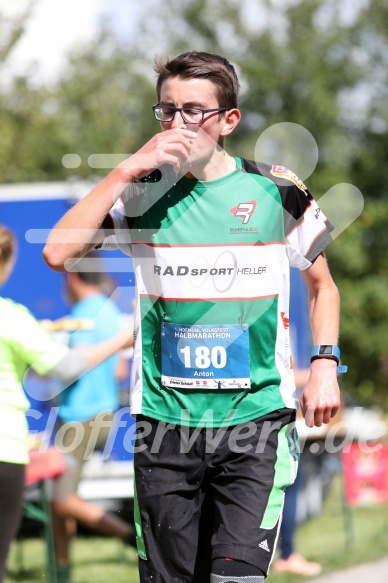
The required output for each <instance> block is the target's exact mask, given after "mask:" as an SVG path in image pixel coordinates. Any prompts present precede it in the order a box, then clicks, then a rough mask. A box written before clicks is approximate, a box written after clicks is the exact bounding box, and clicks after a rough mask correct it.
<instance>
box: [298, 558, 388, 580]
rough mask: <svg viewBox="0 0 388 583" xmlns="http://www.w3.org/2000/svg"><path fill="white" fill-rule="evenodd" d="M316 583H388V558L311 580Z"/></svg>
mask: <svg viewBox="0 0 388 583" xmlns="http://www.w3.org/2000/svg"><path fill="white" fill-rule="evenodd" d="M309 581H311V583H312V582H314V583H367V582H370V583H388V556H387V557H385V558H384V559H379V560H378V561H375V562H374V563H364V564H363V565H359V566H357V567H350V568H349V569H344V570H343V571H334V572H333V573H328V574H327V575H321V576H320V577H314V579H309Z"/></svg>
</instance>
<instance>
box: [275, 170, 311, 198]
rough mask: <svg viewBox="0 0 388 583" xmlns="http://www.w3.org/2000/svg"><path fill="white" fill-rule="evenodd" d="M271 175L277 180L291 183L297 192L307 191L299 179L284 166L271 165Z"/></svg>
mask: <svg viewBox="0 0 388 583" xmlns="http://www.w3.org/2000/svg"><path fill="white" fill-rule="evenodd" d="M271 174H272V176H277V177H278V178H284V179H285V180H289V181H290V182H293V183H294V184H295V186H297V187H298V188H299V190H303V192H304V191H305V190H307V186H306V185H305V184H303V182H302V181H301V179H300V178H298V176H297V175H296V174H294V173H293V172H291V170H289V169H288V168H286V167H285V166H276V165H273V166H272V168H271Z"/></svg>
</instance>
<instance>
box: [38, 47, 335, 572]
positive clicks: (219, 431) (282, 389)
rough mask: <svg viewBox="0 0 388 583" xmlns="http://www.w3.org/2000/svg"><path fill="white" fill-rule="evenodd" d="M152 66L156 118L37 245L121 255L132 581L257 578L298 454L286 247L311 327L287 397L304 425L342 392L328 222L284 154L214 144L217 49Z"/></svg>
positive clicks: (219, 110)
mask: <svg viewBox="0 0 388 583" xmlns="http://www.w3.org/2000/svg"><path fill="white" fill-rule="evenodd" d="M156 72H157V73H158V80H157V98H158V103H157V104H156V105H155V106H154V107H153V110H154V115H155V117H156V119H157V120H159V121H160V124H161V128H162V131H161V133H157V134H156V135H154V136H153V137H152V138H151V139H150V141H149V142H147V143H146V144H145V145H144V146H143V147H142V148H141V149H140V150H139V151H138V152H136V153H135V154H134V155H133V156H131V157H130V158H128V159H127V160H126V161H125V162H123V163H121V164H120V165H119V166H118V167H117V168H115V169H114V170H113V171H112V172H111V173H110V174H109V175H108V176H107V177H106V178H105V179H104V180H102V182H101V183H100V184H99V185H98V186H97V187H96V188H95V189H94V190H93V191H92V192H91V193H90V194H89V195H88V196H87V197H86V198H84V199H83V200H81V201H80V202H79V203H78V204H77V205H76V206H75V207H73V208H72V209H71V210H70V211H69V212H68V213H67V214H66V215H65V216H64V217H63V218H62V219H61V220H60V222H59V223H58V224H57V226H56V227H55V229H54V230H53V232H52V233H51V235H50V237H49V240H48V243H47V245H46V247H45V250H44V257H45V259H46V261H47V263H48V264H49V265H50V266H51V267H52V268H53V269H56V270H59V271H61V270H64V269H65V267H66V265H67V263H66V261H69V260H74V258H75V259H77V258H79V257H82V256H83V255H84V254H85V253H86V252H87V251H88V250H89V249H91V248H92V247H95V246H98V245H100V246H102V247H103V248H106V249H109V248H117V247H119V248H120V249H122V250H123V252H124V253H126V254H131V255H132V257H133V262H134V270H135V273H136V278H137V294H138V298H137V330H136V343H135V354H134V365H133V367H132V372H133V376H132V394H131V409H132V414H133V415H136V417H137V423H138V432H137V438H136V451H135V461H134V463H135V476H136V502H137V503H136V518H137V522H138V524H137V529H138V530H137V533H138V551H139V558H140V560H139V569H140V579H141V581H142V583H150V582H151V581H152V582H154V583H172V582H174V583H206V582H210V583H223V582H224V583H227V582H229V583H239V582H245V583H248V582H249V583H251V582H252V583H260V582H262V581H263V580H264V578H265V576H266V575H267V572H268V569H269V565H270V562H271V559H272V557H273V553H274V549H275V544H276V539H277V535H278V530H279V525H280V518H281V511H282V505H283V498H284V489H285V488H286V486H287V485H289V484H290V483H292V481H293V480H294V477H295V472H296V464H297V443H296V441H295V440H296V439H297V438H296V436H295V432H294V430H293V421H294V417H295V409H296V407H297V400H296V398H295V385H294V381H293V375H292V370H291V366H290V348H289V335H288V317H289V312H288V309H289V308H288V303H289V268H290V265H292V266H295V267H297V268H299V269H300V270H302V274H303V277H304V280H305V282H306V285H307V287H308V291H309V306H310V320H311V328H312V334H313V338H314V342H315V343H316V344H317V345H323V347H322V346H321V347H320V348H319V347H318V348H315V349H314V354H315V353H317V354H316V355H315V357H314V361H313V363H312V366H311V375H310V379H309V381H308V383H307V386H306V389H305V391H304V394H303V397H302V400H301V406H302V410H303V412H304V414H305V417H306V423H307V425H309V426H313V425H317V426H320V425H322V423H327V422H328V421H329V420H330V418H331V417H332V416H333V415H335V413H336V411H337V409H338V406H339V388H338V383H337V377H336V360H337V361H338V358H339V351H338V348H337V347H336V346H335V345H336V342H337V338H338V319H339V296H338V291H337V288H336V286H335V284H334V282H333V280H332V278H331V276H330V274H329V271H328V267H327V264H326V261H325V258H324V255H323V250H324V248H325V247H326V245H327V244H328V243H329V242H330V240H331V239H330V235H329V231H330V229H331V226H330V224H329V223H328V222H327V219H326V217H325V216H324V215H323V213H322V212H321V211H320V209H319V208H318V206H317V204H316V202H315V201H314V200H313V198H312V197H311V195H310V193H309V192H308V190H307V189H306V187H305V186H304V184H303V183H302V182H301V181H300V180H299V179H298V178H297V177H296V176H295V175H294V174H292V173H291V172H290V171H289V170H287V169H286V168H284V167H279V166H273V167H272V168H271V167H269V166H265V165H262V164H256V163H255V162H252V161H248V160H245V159H242V158H239V157H232V156H231V155H229V154H228V153H227V152H226V151H225V150H224V149H223V146H224V139H225V138H226V137H227V136H228V135H230V134H231V133H232V132H233V131H234V129H235V128H236V126H237V124H238V122H239V121H240V117H241V116H240V112H239V110H238V109H237V97H238V90H239V82H238V79H237V76H236V73H235V70H234V68H233V66H232V65H231V64H230V63H229V62H228V61H227V60H226V59H224V58H223V57H221V56H218V55H212V54H208V53H202V52H189V53H185V54H182V55H180V56H178V57H176V58H175V59H172V60H171V61H169V62H165V61H161V60H159V61H157V62H156ZM74 229H76V231H74ZM333 345H334V346H333ZM327 347H328V348H327Z"/></svg>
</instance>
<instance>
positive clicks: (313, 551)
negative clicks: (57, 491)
mask: <svg viewBox="0 0 388 583" xmlns="http://www.w3.org/2000/svg"><path fill="white" fill-rule="evenodd" d="M296 547H297V549H296V550H297V551H298V552H300V553H302V554H303V555H304V556H305V557H307V558H308V559H310V560H313V561H318V562H319V563H321V564H322V566H323V572H324V573H328V572H329V571H333V570H337V569H344V568H346V567H350V566H353V565H356V564H361V563H365V562H369V561H373V560H374V559H378V558H380V557H383V556H386V555H388V503H384V504H380V505H376V506H369V507H360V508H352V510H351V512H350V513H349V515H347V514H345V513H344V509H343V504H342V482H341V479H340V477H339V476H338V477H337V478H335V480H334V481H333V483H332V487H331V491H330V493H329V495H328V497H327V499H326V501H325V504H324V509H323V512H322V514H321V515H320V516H319V517H317V518H315V519H312V520H310V521H308V522H307V523H305V524H303V525H302V526H301V527H299V529H298V531H297V540H296ZM72 557H73V575H72V580H73V583H91V582H92V583H138V575H137V559H136V554H135V552H134V551H133V550H132V549H130V548H127V547H126V548H124V547H123V545H122V544H121V543H120V542H119V541H117V540H113V539H109V538H97V537H81V536H80V537H78V538H77V539H75V540H74V542H73V546H72ZM303 580H306V579H303ZM42 581H47V576H46V569H45V549H44V543H43V542H42V541H41V540H39V539H26V540H25V541H17V542H15V543H13V546H12V549H11V553H10V557H9V573H8V575H7V577H6V579H5V583H16V582H18V583H38V582H39V583H41V582H42ZM267 581H268V582H269V583H296V582H300V581H301V577H300V576H295V575H289V574H286V573H282V574H279V575H275V574H271V573H270V575H269V577H268V579H267Z"/></svg>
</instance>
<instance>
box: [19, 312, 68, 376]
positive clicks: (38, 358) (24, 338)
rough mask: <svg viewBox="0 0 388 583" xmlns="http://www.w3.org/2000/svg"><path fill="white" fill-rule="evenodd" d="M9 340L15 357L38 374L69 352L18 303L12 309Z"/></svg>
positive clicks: (48, 368)
mask: <svg viewBox="0 0 388 583" xmlns="http://www.w3.org/2000/svg"><path fill="white" fill-rule="evenodd" d="M9 341H10V343H11V344H12V347H13V349H14V351H15V353H16V354H17V357H18V358H20V359H22V360H23V361H24V362H25V363H26V365H29V366H31V367H32V368H33V369H34V370H35V371H36V372H37V373H38V374H40V375H45V374H47V373H48V372H49V371H50V370H51V369H52V368H53V367H54V366H55V365H56V364H58V362H59V361H60V360H62V358H64V356H66V354H67V353H68V352H69V349H68V347H67V346H65V345H64V344H61V343H60V342H58V341H56V340H54V339H53V338H52V336H50V334H49V333H48V332H46V331H45V330H44V329H43V328H42V326H41V325H40V324H39V322H38V321H37V320H36V319H35V318H34V316H33V315H32V314H31V313H30V312H29V311H28V310H27V309H26V308H24V307H23V306H20V305H19V306H17V309H16V310H13V314H12V328H10V332H9Z"/></svg>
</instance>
